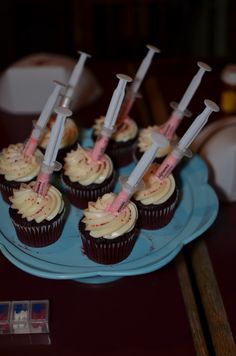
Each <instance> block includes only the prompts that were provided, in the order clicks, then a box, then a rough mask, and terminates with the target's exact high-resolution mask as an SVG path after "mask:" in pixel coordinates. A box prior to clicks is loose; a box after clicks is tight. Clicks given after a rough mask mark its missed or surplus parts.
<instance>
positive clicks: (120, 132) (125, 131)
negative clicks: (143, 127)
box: [93, 116, 138, 142]
mask: <svg viewBox="0 0 236 356" xmlns="http://www.w3.org/2000/svg"><path fill="white" fill-rule="evenodd" d="M104 119H105V117H104V116H101V117H100V118H98V119H96V120H95V124H94V125H93V130H94V134H95V135H96V136H99V134H100V132H101V129H102V126H103V122H104ZM137 133H138V126H137V124H136V122H135V121H134V120H132V119H130V118H126V119H125V120H124V121H123V123H122V125H121V126H120V127H119V128H118V129H117V130H116V131H115V132H114V133H113V134H112V137H111V138H112V139H113V140H114V141H116V142H127V141H129V140H132V139H133V138H134V137H135V136H136V135H137Z"/></svg>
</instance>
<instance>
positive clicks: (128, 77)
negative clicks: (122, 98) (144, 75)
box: [116, 73, 133, 82]
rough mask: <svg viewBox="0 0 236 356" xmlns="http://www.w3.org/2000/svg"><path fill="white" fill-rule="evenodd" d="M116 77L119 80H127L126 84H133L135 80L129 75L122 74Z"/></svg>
mask: <svg viewBox="0 0 236 356" xmlns="http://www.w3.org/2000/svg"><path fill="white" fill-rule="evenodd" d="M116 77H117V78H118V79H122V80H125V81H126V82H132V80H133V79H132V78H131V77H130V76H129V75H126V74H121V73H118V74H116Z"/></svg>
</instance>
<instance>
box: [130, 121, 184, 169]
mask: <svg viewBox="0 0 236 356" xmlns="http://www.w3.org/2000/svg"><path fill="white" fill-rule="evenodd" d="M153 132H157V133H159V132H160V128H159V126H157V125H154V126H148V127H146V128H143V129H141V130H140V133H139V136H138V140H137V147H136V149H135V154H134V158H135V160H136V161H139V159H140V158H141V157H142V155H143V153H144V152H145V151H146V150H147V149H148V148H149V147H150V146H151V143H152V139H151V135H152V133H153ZM176 140H177V136H176V135H175V136H174V139H173V141H176ZM171 150H172V147H171V144H169V145H168V146H166V147H162V148H160V149H159V150H158V151H157V156H156V158H155V160H154V162H157V163H161V162H162V161H163V159H164V158H165V157H166V156H167V155H168V154H169V153H170V151H171Z"/></svg>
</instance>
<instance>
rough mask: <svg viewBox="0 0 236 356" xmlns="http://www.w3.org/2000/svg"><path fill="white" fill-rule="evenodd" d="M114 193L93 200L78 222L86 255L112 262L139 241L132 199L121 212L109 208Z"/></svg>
mask: <svg viewBox="0 0 236 356" xmlns="http://www.w3.org/2000/svg"><path fill="white" fill-rule="evenodd" d="M114 198H115V195H114V194H113V193H108V194H105V195H103V196H102V197H100V198H98V199H97V201H96V202H90V203H89V205H88V208H87V209H86V210H84V216H83V217H82V218H81V220H80V222H79V231H80V236H81V239H82V245H83V250H84V253H85V255H87V257H88V258H89V259H91V260H93V261H95V262H97V263H102V264H113V263H118V262H120V261H122V260H124V259H126V258H127V257H128V256H129V255H130V253H131V251H132V249H133V247H134V244H135V242H136V239H137V236H138V233H139V230H138V228H137V218H138V212H137V208H136V206H135V204H134V203H132V202H129V203H128V204H127V205H126V206H125V208H123V209H122V210H121V211H120V212H119V213H116V214H112V213H109V212H107V209H108V207H109V206H110V205H111V203H112V201H113V199H114Z"/></svg>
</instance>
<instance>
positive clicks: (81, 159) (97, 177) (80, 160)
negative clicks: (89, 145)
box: [64, 146, 113, 186]
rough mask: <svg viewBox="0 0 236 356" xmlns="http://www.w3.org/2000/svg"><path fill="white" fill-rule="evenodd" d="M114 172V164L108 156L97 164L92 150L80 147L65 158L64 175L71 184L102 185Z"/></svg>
mask: <svg viewBox="0 0 236 356" xmlns="http://www.w3.org/2000/svg"><path fill="white" fill-rule="evenodd" d="M112 172H113V164H112V161H111V159H110V158H109V157H108V156H107V155H104V158H103V159H102V160H101V161H99V162H95V161H94V160H92V158H91V157H90V150H85V149H83V148H81V147H80V146H78V147H77V149H76V150H72V151H71V152H69V153H67V155H66V157H65V164H64V174H65V175H66V176H68V178H69V179H70V181H71V182H78V183H80V184H81V185H84V186H87V185H90V184H93V183H95V184H100V183H103V182H104V181H105V179H107V178H109V177H110V175H111V174H112Z"/></svg>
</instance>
